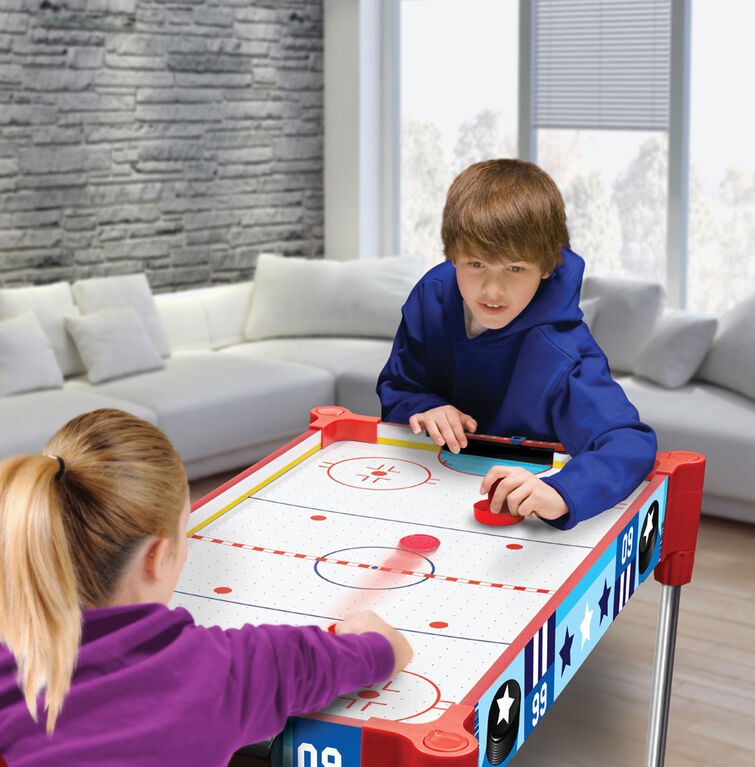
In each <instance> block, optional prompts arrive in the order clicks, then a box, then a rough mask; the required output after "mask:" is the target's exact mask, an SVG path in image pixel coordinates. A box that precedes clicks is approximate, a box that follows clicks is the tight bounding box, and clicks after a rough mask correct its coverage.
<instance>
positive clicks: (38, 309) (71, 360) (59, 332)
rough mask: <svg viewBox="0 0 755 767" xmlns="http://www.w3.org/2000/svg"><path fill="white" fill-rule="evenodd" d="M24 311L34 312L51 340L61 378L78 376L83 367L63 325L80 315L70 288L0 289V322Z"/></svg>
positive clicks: (54, 285) (58, 285)
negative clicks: (67, 318) (64, 320)
mask: <svg viewBox="0 0 755 767" xmlns="http://www.w3.org/2000/svg"><path fill="white" fill-rule="evenodd" d="M26 311H32V312H34V314H35V315H36V317H37V319H38V320H39V324H40V325H41V326H42V330H44V331H45V333H46V334H47V337H48V338H49V339H50V343H51V344H52V348H53V351H54V352H55V357H56V358H57V360H58V365H60V369H61V370H62V371H63V375H64V376H69V375H76V374H78V373H81V372H82V371H83V370H84V363H83V362H82V361H81V358H80V357H79V353H78V351H76V346H75V344H74V343H73V339H72V338H71V337H70V336H69V335H68V333H67V332H66V329H65V326H64V325H63V318H64V317H77V316H78V314H79V312H78V310H77V309H76V306H75V305H74V303H73V298H72V297H71V286H70V285H69V284H68V283H67V282H54V283H52V284H51V285H34V286H32V287H28V288H0V320H1V319H7V318H8V317H15V316H17V315H19V314H22V313H23V312H26Z"/></svg>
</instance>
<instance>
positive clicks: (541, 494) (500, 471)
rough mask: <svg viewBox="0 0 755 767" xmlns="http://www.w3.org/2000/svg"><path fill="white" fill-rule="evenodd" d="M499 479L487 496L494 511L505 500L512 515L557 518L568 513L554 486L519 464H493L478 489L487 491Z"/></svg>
mask: <svg viewBox="0 0 755 767" xmlns="http://www.w3.org/2000/svg"><path fill="white" fill-rule="evenodd" d="M499 479H500V480H501V481H500V482H499V483H498V487H497V488H496V490H495V493H494V494H493V497H492V498H491V499H490V510H491V511H492V512H493V513H494V514H498V513H499V512H500V511H501V509H502V507H503V502H504V501H506V505H507V506H508V511H509V513H510V514H511V515H512V516H515V517H542V519H557V518H558V517H562V516H563V515H564V514H568V512H569V508H568V507H567V505H566V502H565V501H564V499H563V498H562V497H561V495H560V493H559V492H558V491H557V490H554V489H553V488H552V487H551V486H550V485H549V484H547V483H545V482H543V481H542V480H541V479H538V478H537V477H536V476H535V475H534V474H532V473H531V472H529V471H527V469H523V468H521V467H520V466H494V467H493V468H492V469H491V470H490V471H489V472H488V473H487V474H486V475H485V477H484V479H483V480H482V485H481V486H480V493H488V492H490V488H491V487H492V486H493V483H494V482H495V481H496V480H499Z"/></svg>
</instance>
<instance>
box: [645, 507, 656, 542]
mask: <svg viewBox="0 0 755 767" xmlns="http://www.w3.org/2000/svg"><path fill="white" fill-rule="evenodd" d="M654 513H655V512H653V511H650V512H649V513H648V515H647V517H646V518H645V531H644V532H643V533H642V537H643V538H644V539H645V543H647V542H648V538H649V537H650V533H651V532H652V531H653V514H654Z"/></svg>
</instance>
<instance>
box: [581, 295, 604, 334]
mask: <svg viewBox="0 0 755 767" xmlns="http://www.w3.org/2000/svg"><path fill="white" fill-rule="evenodd" d="M599 305H600V299H599V298H598V297H597V296H595V298H583V299H582V300H581V301H580V302H579V308H580V309H581V310H582V320H583V322H584V323H585V325H587V327H588V328H592V324H593V322H595V315H596V314H597V313H598V306H599Z"/></svg>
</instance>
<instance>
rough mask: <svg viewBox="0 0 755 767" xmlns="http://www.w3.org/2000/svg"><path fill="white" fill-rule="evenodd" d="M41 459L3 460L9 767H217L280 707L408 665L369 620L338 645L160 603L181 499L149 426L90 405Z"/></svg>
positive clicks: (166, 445)
mask: <svg viewBox="0 0 755 767" xmlns="http://www.w3.org/2000/svg"><path fill="white" fill-rule="evenodd" d="M44 453H45V454H44V455H18V456H15V457H12V458H7V459H5V460H3V461H1V462H0V562H2V565H1V566H0V642H2V644H0V755H2V756H3V757H5V759H6V760H7V762H8V763H9V764H10V765H13V767H33V766H35V765H40V766H41V765H50V764H55V765H56V767H68V766H69V765H71V766H73V765H76V766H77V767H81V765H98V767H99V766H100V765H104V764H107V765H111V766H117V765H127V764H128V765H133V764H139V765H153V764H154V765H161V766H162V765H166V764H181V765H184V766H188V765H201V766H202V767H212V766H213V765H218V766H220V765H226V764H227V763H228V760H229V759H230V757H231V755H232V754H233V753H234V751H236V750H237V749H238V748H239V747H241V746H243V745H245V744H249V743H255V742H258V741H261V740H264V739H266V738H269V737H271V736H272V735H274V734H276V733H278V732H279V731H280V730H281V729H282V728H283V725H284V724H285V721H286V718H287V717H288V716H289V715H290V714H295V713H303V712H307V711H314V710H316V709H318V708H320V707H322V706H325V705H327V704H328V703H330V701H332V700H333V698H335V697H336V696H337V695H339V694H342V693H344V692H347V691H350V690H355V689H358V688H360V687H363V686H367V685H370V684H374V683H376V682H380V681H384V680H386V679H388V678H389V677H390V676H391V675H393V674H395V673H397V672H398V671H399V670H400V669H401V668H403V667H404V666H405V665H406V664H407V663H408V662H409V660H410V658H411V654H412V653H411V649H410V647H409V645H408V643H407V642H406V640H405V639H404V638H403V637H402V636H401V635H400V634H399V633H398V632H397V631H396V630H395V629H393V628H391V627H390V626H388V625H387V624H385V623H384V622H383V621H382V620H380V618H378V617H377V616H376V615H374V614H373V613H358V614H355V615H353V616H351V617H348V618H346V619H345V620H344V621H343V622H341V623H339V624H337V629H336V630H337V631H338V636H334V635H332V634H329V633H328V632H326V631H323V630H321V629H319V628H317V627H315V626H305V627H291V626H251V625H246V626H244V627H243V628H241V629H231V630H228V631H223V630H222V629H220V628H219V627H217V626H214V627H212V628H204V627H201V626H196V625H195V624H194V622H193V620H192V617H191V615H190V614H189V613H188V612H187V611H186V610H184V609H183V608H177V609H175V610H171V609H169V608H168V607H167V602H168V601H169V599H170V597H171V594H172V592H173V589H174V587H175V585H176V582H177V580H178V576H179V573H180V572H181V568H182V567H183V564H184V560H185V559H186V552H187V548H188V541H187V539H186V536H185V534H184V531H185V529H186V526H187V522H188V517H189V500H188V488H187V483H186V474H185V472H184V469H183V466H182V465H181V461H180V458H179V456H178V454H177V453H176V451H175V449H174V448H173V446H172V445H171V443H170V441H169V440H168V438H167V437H166V436H165V434H163V432H162V431H160V430H159V429H158V428H157V427H155V426H152V425H151V424H149V423H147V422H146V421H142V420H140V419H139V418H136V417H135V416H132V415H129V414H128V413H125V412H122V411H119V410H97V411H94V412H92V413H87V414H85V415H82V416H79V417H77V418H74V419H73V420H72V421H70V422H69V423H67V424H66V425H65V426H64V427H63V428H62V429H60V431H58V433H57V434H56V435H55V436H54V437H53V438H52V439H51V440H50V442H48V444H47V446H46V447H45V450H44ZM40 709H44V710H45V711H46V717H44V721H40V717H39V712H40Z"/></svg>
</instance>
